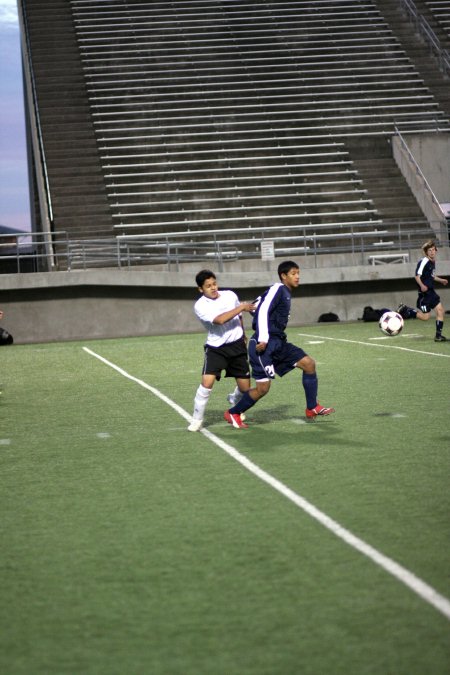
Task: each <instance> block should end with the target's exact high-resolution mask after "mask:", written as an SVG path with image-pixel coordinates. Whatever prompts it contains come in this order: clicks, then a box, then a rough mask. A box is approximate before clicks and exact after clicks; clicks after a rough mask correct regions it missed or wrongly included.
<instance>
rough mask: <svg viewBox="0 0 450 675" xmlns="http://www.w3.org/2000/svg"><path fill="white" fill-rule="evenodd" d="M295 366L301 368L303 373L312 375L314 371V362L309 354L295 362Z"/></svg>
mask: <svg viewBox="0 0 450 675" xmlns="http://www.w3.org/2000/svg"><path fill="white" fill-rule="evenodd" d="M296 366H297V368H301V369H302V370H303V372H304V373H307V374H308V375H313V374H314V373H315V372H316V362H315V361H314V359H312V358H311V357H310V356H304V357H303V358H302V359H300V361H298V363H297V364H296Z"/></svg>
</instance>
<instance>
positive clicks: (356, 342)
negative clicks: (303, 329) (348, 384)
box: [297, 333, 450, 359]
mask: <svg viewBox="0 0 450 675" xmlns="http://www.w3.org/2000/svg"><path fill="white" fill-rule="evenodd" d="M297 335H300V336H301V337H312V338H318V337H320V338H322V340H334V341H335V342H350V343H351V344H354V345H364V346H365V347H382V348H383V347H387V348H388V349H400V351H402V352H414V353H415V354H428V356H443V357H444V359H450V354H439V353H437V352H424V351H422V350H420V349H410V348H409V347H398V346H397V345H386V344H382V345H380V344H378V342H362V341H361V340H348V339H346V338H334V337H325V336H323V335H311V334H310V333H297ZM371 339H372V338H369V340H371ZM387 339H388V340H389V339H390V338H389V337H388V338H387Z"/></svg>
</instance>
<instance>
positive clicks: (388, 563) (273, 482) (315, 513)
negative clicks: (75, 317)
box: [83, 342, 450, 619]
mask: <svg viewBox="0 0 450 675" xmlns="http://www.w3.org/2000/svg"><path fill="white" fill-rule="evenodd" d="M362 344H365V343H364V342H363V343H362ZM83 349H84V351H85V352H87V353H88V354H90V355H91V356H94V357H95V358H96V359H98V360H99V361H102V363H104V364H105V365H107V366H109V367H110V368H113V369H114V370H116V371H117V372H118V373H120V375H123V377H126V378H128V379H129V380H132V382H136V383H137V384H139V385H140V386H141V387H144V389H148V391H151V392H152V394H154V395H155V396H157V398H159V399H160V400H161V401H164V403H167V405H169V406H170V407H171V408H173V409H174V410H175V411H176V412H177V413H178V414H179V415H181V416H182V417H184V419H185V420H187V421H188V422H191V421H192V417H191V415H189V414H188V413H187V412H186V411H185V410H184V409H183V408H182V407H181V406H179V405H178V404H177V403H175V402H174V401H172V399H170V398H168V396H166V395H165V394H163V393H162V392H160V391H159V389H156V388H155V387H152V386H151V385H149V384H147V383H146V382H144V381H143V380H140V379H138V378H137V377H134V376H133V375H130V374H129V373H127V372H126V371H125V370H123V369H122V368H120V367H119V366H116V365H115V364H114V363H112V362H111V361H108V360H107V359H105V358H104V357H103V356H100V354H97V353H96V352H93V351H92V350H91V349H89V347H83ZM200 433H202V434H203V435H204V436H205V437H206V438H207V439H208V440H210V441H211V442H212V443H214V444H215V445H217V446H218V447H219V448H221V449H222V450H224V451H225V452H226V453H227V455H229V456H230V457H232V458H233V459H235V460H236V461H237V462H239V464H241V465H242V466H243V467H244V468H245V469H247V470H248V471H250V473H252V474H253V475H254V476H256V477H257V478H259V479H260V480H262V481H263V482H264V483H267V485H269V486H270V487H271V488H273V489H274V490H277V492H279V493H280V494H282V495H283V496H284V497H287V499H289V500H290V501H291V502H293V503H294V504H295V505H296V506H298V507H299V508H300V509H302V510H303V511H305V513H307V514H308V515H310V516H311V517H312V518H314V519H315V520H317V521H318V522H319V523H320V524H321V525H323V526H324V527H326V528H327V529H328V530H330V532H332V533H333V534H334V535H336V537H338V538H339V539H342V540H343V541H345V543H346V544H348V545H349V546H352V547H353V548H355V549H356V550H357V551H359V552H360V553H362V554H363V555H365V556H366V557H367V558H369V559H370V560H372V562H374V563H375V564H377V565H379V566H380V567H382V568H383V569H384V570H386V572H389V574H391V575H392V576H394V577H396V578H397V579H398V580H399V581H401V582H402V583H403V584H404V585H405V586H408V587H409V588H410V589H411V590H412V591H414V593H416V594H417V595H419V596H420V597H421V598H422V599H423V600H425V602H428V603H429V604H430V605H433V607H435V608H436V609H437V610H438V611H439V612H441V614H443V615H444V616H445V617H447V619H450V600H448V599H447V598H446V597H445V596H443V595H441V594H440V593H438V592H437V591H436V590H435V589H434V588H433V587H432V586H430V585H429V584H427V583H426V582H425V581H422V579H420V578H419V577H416V575H415V574H413V573H412V572H410V571H409V570H407V569H406V567H402V566H401V565H399V564H398V563H396V562H395V560H392V559H391V558H388V557H387V556H385V555H384V554H383V553H380V551H378V550H377V549H376V548H373V546H370V544H367V543H366V542H365V541H363V540H362V539H360V538H359V537H357V536H356V535H354V534H353V533H352V532H350V530H347V529H346V528H345V527H343V526H342V525H340V524H339V523H338V522H337V521H335V520H333V519H332V518H330V517H329V516H327V514H326V513H324V512H323V511H320V510H319V509H318V508H316V507H315V506H314V504H311V502H308V501H307V500H306V499H304V498H303V497H301V496H300V495H298V494H297V493H296V492H294V491H293V490H291V489H290V488H289V487H287V485H285V484H284V483H282V482H281V481H279V480H278V479H277V478H274V477H273V476H272V475H270V474H269V473H267V472H266V471H264V469H261V468H260V467H259V466H258V465H257V464H254V462H252V461H251V460H250V459H248V458H247V457H245V455H241V453H240V452H238V450H236V448H234V447H233V446H232V445H229V444H228V443H226V442H225V441H223V440H222V439H221V438H219V437H218V436H216V435H215V434H213V433H212V432H211V431H209V430H208V429H201V430H200Z"/></svg>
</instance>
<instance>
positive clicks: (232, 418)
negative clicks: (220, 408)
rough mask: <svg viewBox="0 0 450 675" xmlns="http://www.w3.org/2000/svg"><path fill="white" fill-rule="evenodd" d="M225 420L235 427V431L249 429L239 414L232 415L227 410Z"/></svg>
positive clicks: (224, 415)
mask: <svg viewBox="0 0 450 675" xmlns="http://www.w3.org/2000/svg"><path fill="white" fill-rule="evenodd" d="M223 418H224V419H225V420H226V421H227V422H228V424H231V425H233V427H234V428H235V429H248V424H244V421H243V419H242V417H241V415H239V414H238V413H230V411H229V410H226V411H225V412H224V414H223Z"/></svg>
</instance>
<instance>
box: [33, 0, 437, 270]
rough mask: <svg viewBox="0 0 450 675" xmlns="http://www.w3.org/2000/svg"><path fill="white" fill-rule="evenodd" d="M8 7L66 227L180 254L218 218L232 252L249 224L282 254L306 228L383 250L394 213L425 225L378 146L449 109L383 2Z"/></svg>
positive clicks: (242, 245)
mask: <svg viewBox="0 0 450 675" xmlns="http://www.w3.org/2000/svg"><path fill="white" fill-rule="evenodd" d="M22 4H23V7H24V26H25V29H26V30H25V32H26V34H27V35H28V41H29V54H30V55H31V61H32V64H33V72H34V76H35V87H36V102H37V103H38V110H39V120H40V125H41V130H42V139H43V148H44V150H45V165H46V167H47V170H48V175H49V180H48V183H49V191H50V195H51V203H52V209H53V214H52V228H53V229H54V230H64V231H66V232H68V236H69V238H70V239H75V240H79V239H95V240H98V238H99V237H107V238H111V237H112V238H115V237H122V240H123V238H124V237H127V236H129V237H139V238H142V237H144V236H147V237H149V238H150V239H148V240H146V241H147V244H150V242H151V243H152V245H153V246H156V247H159V248H160V249H162V248H163V247H164V246H166V245H167V240H168V238H170V236H171V235H173V237H174V241H175V243H176V244H177V245H181V244H182V243H183V242H184V245H185V246H190V247H191V249H192V243H198V244H200V243H201V242H202V241H203V243H205V242H206V241H208V236H210V235H209V233H211V232H214V233H216V231H220V230H223V234H222V236H221V237H220V241H221V243H222V246H225V247H226V246H227V245H228V246H229V247H231V248H230V250H232V251H235V252H238V256H240V257H245V256H246V255H248V256H251V255H255V245H254V243H253V242H250V243H249V241H248V240H249V236H248V233H249V229H250V230H252V229H253V230H254V236H253V237H251V239H254V238H255V237H256V238H258V237H259V236H260V231H261V229H263V228H266V229H267V228H271V230H270V231H271V233H272V235H273V237H274V239H275V240H277V241H278V240H279V244H278V248H279V250H280V251H286V250H289V245H290V244H292V246H294V247H295V246H296V247H297V249H302V250H308V248H311V243H312V239H311V237H314V243H313V248H315V250H317V249H318V244H319V243H320V247H321V248H322V250H323V251H330V250H333V249H335V250H336V251H343V252H345V251H349V250H354V247H355V242H354V241H353V243H350V240H351V235H352V233H353V232H355V231H356V232H364V241H363V246H364V250H369V251H370V246H371V245H374V246H376V247H379V246H380V244H381V245H383V241H384V242H385V244H386V249H387V251H388V252H389V250H390V249H392V248H394V249H395V248H396V247H397V246H399V245H400V239H399V235H398V233H399V227H398V225H396V226H395V227H392V228H391V221H393V220H395V219H398V218H399V210H400V209H401V211H400V213H401V216H402V221H403V230H404V233H407V234H406V235H404V236H403V241H405V240H406V239H408V241H409V243H410V245H411V237H413V235H414V232H415V231H416V232H417V241H419V238H423V236H424V232H426V231H427V228H428V229H429V231H430V232H432V230H431V229H430V228H429V225H428V223H427V222H426V220H425V218H424V217H423V214H422V212H421V211H420V209H419V208H418V206H417V203H416V202H415V200H414V198H413V197H412V195H411V194H410V192H409V191H408V188H407V186H406V185H405V181H404V179H403V177H402V176H401V174H400V172H399V170H398V169H397V168H396V166H395V163H394V160H393V159H392V156H391V151H390V148H389V143H388V141H389V139H390V138H391V137H392V136H393V135H394V134H395V132H396V130H397V129H398V130H400V131H401V133H402V134H403V135H405V134H406V135H407V134H410V133H414V134H417V133H429V132H441V133H447V132H448V131H449V130H450V124H449V111H448V110H446V109H444V108H443V106H442V105H441V103H440V101H438V100H437V98H436V96H435V95H434V93H433V92H432V91H431V90H430V88H429V87H428V86H427V85H426V83H425V81H424V78H423V76H422V74H421V72H419V70H418V68H417V67H416V65H415V63H413V62H412V60H411V58H410V57H409V55H408V54H407V52H406V51H405V49H404V46H403V44H402V42H401V41H400V40H399V39H398V37H397V35H396V33H395V31H393V29H392V27H391V24H390V23H389V22H388V21H386V19H385V18H384V13H383V8H384V6H385V5H386V3H385V2H375V1H373V0H358V1H356V2H355V1H354V0H352V1H351V2H350V1H349V0H339V1H338V2H336V1H334V0H318V1H316V2H314V3H312V2H309V1H308V0H290V1H286V2H250V1H245V0H242V1H239V2H233V3H218V2H214V0H179V1H178V2H173V3H170V4H168V3H163V2H152V3H148V2H132V1H130V2H123V1H122V0H102V1H101V2H100V1H98V2H96V1H95V0H70V2H69V3H68V2H61V0H42V1H41V2H39V3H36V2H32V1H31V0H23V2H22ZM426 4H427V5H437V4H439V3H426ZM433 11H437V10H435V9H434V8H433ZM437 16H438V15H437ZM44 26H47V28H44ZM52 26H53V28H52ZM50 32H52V40H49V39H48V38H49V34H50ZM425 51H426V50H425ZM430 58H431V57H430ZM61 59H62V60H61ZM64 59H65V61H64ZM69 65H70V69H69ZM436 70H437V69H436ZM443 86H444V84H443ZM62 139H65V140H66V142H65V144H64V145H63V144H62V143H63V141H62ZM363 151H365V153H366V154H364V152H363ZM394 194H395V197H393V195H394ZM383 223H384V225H383ZM380 225H381V228H380ZM273 228H278V231H274V230H273ZM295 228H297V229H298V230H299V232H298V236H297V240H296V241H294V242H293V241H292V239H290V238H289V237H292V230H293V229H294V230H295ZM320 228H326V230H327V231H326V233H325V232H323V233H322V232H321V231H319V230H320ZM380 229H382V230H386V232H387V236H386V237H381V241H380V235H379V230H380ZM400 229H401V228H400ZM258 232H259V234H258ZM325 234H326V239H325V240H323V241H320V237H325ZM308 236H309V237H310V239H309V242H305V241H304V239H305V237H308ZM302 237H303V242H302V241H300V239H301V238H302ZM317 237H319V239H318V238H317ZM283 239H285V245H283ZM413 239H414V237H413ZM216 241H217V238H216ZM325 241H326V245H325ZM415 243H416V242H415V240H414V241H413V245H415ZM75 248H76V247H75ZM81 248H83V250H85V247H84V245H82V246H81ZM201 248H202V247H201V246H198V247H197V249H195V250H199V251H200V249H201ZM377 250H378V249H377ZM147 252H148V249H147ZM205 253H207V251H206V252H205ZM155 259H156V258H155ZM84 260H86V258H84ZM135 260H136V261H137V260H140V261H141V262H142V261H143V260H146V261H147V262H149V261H151V260H152V258H151V256H149V255H146V256H136V258H135ZM97 263H98V259H97ZM84 264H85V263H84ZM108 264H109V263H108Z"/></svg>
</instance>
